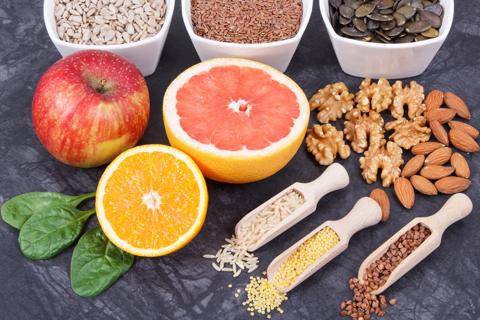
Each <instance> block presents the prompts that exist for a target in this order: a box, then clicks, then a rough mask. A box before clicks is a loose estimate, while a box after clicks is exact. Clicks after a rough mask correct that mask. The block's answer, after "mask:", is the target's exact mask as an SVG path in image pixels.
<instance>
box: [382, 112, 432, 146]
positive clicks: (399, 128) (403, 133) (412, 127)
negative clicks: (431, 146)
mask: <svg viewBox="0 0 480 320" xmlns="http://www.w3.org/2000/svg"><path fill="white" fill-rule="evenodd" d="M425 124H426V119H425V117H415V118H413V120H407V119H405V118H401V119H398V120H394V121H391V122H388V123H387V124H385V129H386V130H387V131H388V130H394V132H393V133H392V134H391V135H390V137H389V139H390V140H392V141H395V142H396V143H397V144H398V145H399V146H400V147H402V148H404V149H407V150H408V149H410V148H411V147H413V146H415V145H417V144H419V143H420V142H425V141H428V140H429V139H430V132H431V130H430V128H428V127H427V126H426V125H425Z"/></svg>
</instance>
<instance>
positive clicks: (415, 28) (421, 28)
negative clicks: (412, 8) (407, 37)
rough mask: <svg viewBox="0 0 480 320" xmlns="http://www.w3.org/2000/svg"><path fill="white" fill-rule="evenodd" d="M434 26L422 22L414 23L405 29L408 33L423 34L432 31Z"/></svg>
mask: <svg viewBox="0 0 480 320" xmlns="http://www.w3.org/2000/svg"><path fill="white" fill-rule="evenodd" d="M431 27H432V26H431V25H430V23H428V21H424V20H420V21H415V22H412V23H410V24H409V25H408V27H406V28H405V31H407V32H408V33H422V32H425V31H427V30H428V29H430V28H431Z"/></svg>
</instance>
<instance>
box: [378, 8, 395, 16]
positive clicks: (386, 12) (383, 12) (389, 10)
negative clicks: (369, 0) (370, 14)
mask: <svg viewBox="0 0 480 320" xmlns="http://www.w3.org/2000/svg"><path fill="white" fill-rule="evenodd" d="M394 12H395V11H394V10H393V9H383V10H379V11H378V13H380V14H385V15H390V14H392V13H394Z"/></svg>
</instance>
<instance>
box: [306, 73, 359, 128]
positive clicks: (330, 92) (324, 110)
mask: <svg viewBox="0 0 480 320" xmlns="http://www.w3.org/2000/svg"><path fill="white" fill-rule="evenodd" d="M353 97H354V95H353V94H352V93H349V92H348V88H347V86H346V85H345V83H343V82H337V83H333V84H329V85H327V86H326V87H324V88H323V89H320V90H318V91H317V93H315V94H314V95H313V96H312V98H311V99H310V110H314V109H318V115H317V118H318V121H320V122H321V123H329V122H330V121H335V120H337V119H340V118H341V117H342V115H343V114H344V113H346V112H348V111H350V110H352V109H353V104H354V102H353Z"/></svg>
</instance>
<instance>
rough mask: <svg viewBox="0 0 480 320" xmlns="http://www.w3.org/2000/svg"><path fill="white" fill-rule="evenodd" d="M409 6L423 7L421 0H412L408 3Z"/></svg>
mask: <svg viewBox="0 0 480 320" xmlns="http://www.w3.org/2000/svg"><path fill="white" fill-rule="evenodd" d="M410 6H412V7H414V8H417V9H423V3H422V0H412V2H411V3H410Z"/></svg>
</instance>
